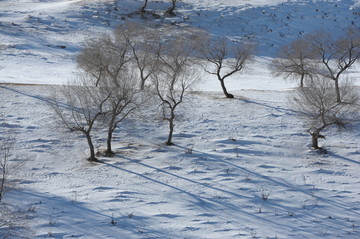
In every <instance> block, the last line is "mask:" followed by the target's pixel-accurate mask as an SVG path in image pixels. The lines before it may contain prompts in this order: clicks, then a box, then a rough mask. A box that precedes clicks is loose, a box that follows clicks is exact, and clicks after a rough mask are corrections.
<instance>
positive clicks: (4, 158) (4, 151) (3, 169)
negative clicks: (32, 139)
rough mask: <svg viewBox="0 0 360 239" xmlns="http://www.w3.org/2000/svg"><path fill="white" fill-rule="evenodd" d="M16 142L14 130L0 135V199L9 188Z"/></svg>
mask: <svg viewBox="0 0 360 239" xmlns="http://www.w3.org/2000/svg"><path fill="white" fill-rule="evenodd" d="M14 144H15V133H14V132H13V131H10V130H8V131H6V132H2V135H1V136H0V201H1V200H2V199H3V196H4V193H5V191H6V189H7V181H8V177H9V174H10V167H11V165H10V164H11V162H10V158H11V156H12V153H13V150H14Z"/></svg>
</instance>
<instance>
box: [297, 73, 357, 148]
mask: <svg viewBox="0 0 360 239" xmlns="http://www.w3.org/2000/svg"><path fill="white" fill-rule="evenodd" d="M339 89H340V92H341V97H342V98H341V100H342V101H346V102H347V103H346V104H345V103H341V102H338V101H337V100H336V97H335V96H336V92H335V90H334V85H333V84H332V83H331V81H329V80H328V79H326V78H320V79H311V80H308V81H307V82H306V87H303V88H300V89H299V90H298V91H297V94H296V96H295V97H294V101H293V103H294V104H295V107H296V108H297V109H298V110H299V111H300V112H301V113H300V114H301V116H302V117H303V118H304V119H305V120H306V122H307V123H308V125H309V128H308V132H309V133H310V135H311V137H312V147H313V148H315V149H321V147H319V144H318V140H319V138H325V136H323V135H322V134H321V132H322V131H323V130H325V129H326V128H328V127H329V126H332V125H335V126H337V127H339V128H344V127H346V126H347V125H350V124H351V122H352V121H353V120H355V119H359V110H360V107H359V100H360V96H359V93H358V89H356V88H355V87H354V86H351V85H350V84H348V83H347V84H344V85H342V86H341V87H340V88H339Z"/></svg>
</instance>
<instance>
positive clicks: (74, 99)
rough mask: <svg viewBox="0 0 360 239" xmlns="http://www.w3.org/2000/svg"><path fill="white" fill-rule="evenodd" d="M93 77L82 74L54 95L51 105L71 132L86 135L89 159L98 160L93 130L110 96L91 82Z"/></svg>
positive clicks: (103, 112)
mask: <svg viewBox="0 0 360 239" xmlns="http://www.w3.org/2000/svg"><path fill="white" fill-rule="evenodd" d="M91 79H92V78H90V76H89V75H86V74H82V75H80V76H79V77H78V78H77V79H76V80H74V81H71V82H69V84H68V85H65V86H63V88H62V89H61V91H60V95H57V94H55V95H54V97H53V98H54V101H53V102H55V103H51V104H50V106H51V108H52V109H53V110H54V112H55V113H56V115H57V117H58V119H59V120H60V123H61V124H62V125H64V126H65V127H66V128H67V129H69V130H70V131H71V132H79V133H81V134H83V135H84V136H85V138H86V140H87V144H88V146H89V152H90V156H89V157H88V160H89V161H95V162H96V161H98V160H97V158H96V155H95V147H94V143H93V139H92V131H93V129H94V126H95V122H96V121H97V120H98V119H99V118H100V117H101V116H103V115H104V114H105V110H104V106H105V103H106V101H107V100H108V97H104V96H103V94H102V92H101V91H100V89H99V88H98V87H94V86H93V85H91V84H89V81H90V80H91ZM93 84H95V82H93ZM64 105H65V106H64Z"/></svg>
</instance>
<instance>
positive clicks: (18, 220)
mask: <svg viewBox="0 0 360 239" xmlns="http://www.w3.org/2000/svg"><path fill="white" fill-rule="evenodd" d="M31 236H32V231H31V230H30V228H29V225H28V219H27V218H26V214H25V213H24V212H22V211H19V210H18V209H17V208H16V207H14V206H12V205H9V204H6V203H3V202H0V239H15V238H17V239H29V238H31Z"/></svg>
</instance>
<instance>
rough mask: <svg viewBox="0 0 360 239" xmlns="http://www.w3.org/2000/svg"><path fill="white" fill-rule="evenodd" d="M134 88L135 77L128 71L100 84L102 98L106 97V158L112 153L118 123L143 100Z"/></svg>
mask: <svg viewBox="0 0 360 239" xmlns="http://www.w3.org/2000/svg"><path fill="white" fill-rule="evenodd" d="M134 86H135V77H134V76H133V74H131V73H129V72H128V71H127V72H124V73H123V74H121V76H120V77H118V78H116V79H103V80H102V81H101V83H100V90H101V91H102V92H103V95H104V97H108V100H107V102H106V104H105V112H106V113H105V117H106V121H107V127H108V133H107V140H106V147H107V148H106V151H105V153H106V155H107V156H111V155H112V154H113V153H114V152H113V151H112V145H111V144H112V138H113V133H114V131H115V129H116V128H117V127H118V125H119V123H120V122H122V121H123V120H124V119H125V118H127V117H128V116H129V115H130V114H131V113H132V112H133V111H134V110H135V109H137V107H138V105H140V104H141V103H142V100H143V99H144V98H141V97H140V96H139V92H138V91H137V90H136V89H135V88H134Z"/></svg>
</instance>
